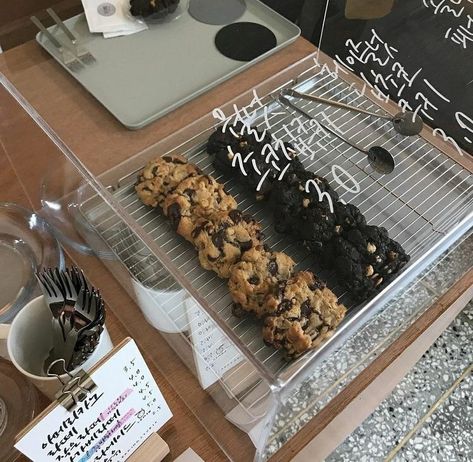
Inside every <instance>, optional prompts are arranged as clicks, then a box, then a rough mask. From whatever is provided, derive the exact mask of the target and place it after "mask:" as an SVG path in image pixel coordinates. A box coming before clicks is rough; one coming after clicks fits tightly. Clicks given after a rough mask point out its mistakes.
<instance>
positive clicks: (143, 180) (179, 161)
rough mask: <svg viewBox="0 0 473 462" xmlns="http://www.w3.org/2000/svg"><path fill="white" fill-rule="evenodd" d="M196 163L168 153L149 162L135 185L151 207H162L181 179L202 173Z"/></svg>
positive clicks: (139, 195)
mask: <svg viewBox="0 0 473 462" xmlns="http://www.w3.org/2000/svg"><path fill="white" fill-rule="evenodd" d="M201 173H202V172H201V171H200V169H199V168H198V167H196V166H195V165H192V164H189V163H187V160H186V159H185V158H184V157H182V156H179V155H169V156H168V155H166V156H163V157H158V158H157V159H153V160H151V161H149V162H148V164H147V165H146V167H145V168H144V169H143V170H142V171H141V172H140V174H139V175H138V180H137V182H136V185H135V190H136V193H137V194H138V197H139V198H140V199H141V201H142V202H143V203H144V204H146V205H149V206H151V207H158V206H159V207H162V206H163V203H164V199H165V198H166V196H167V195H168V194H169V193H171V192H172V191H174V189H175V188H176V187H177V185H178V184H179V183H181V181H184V180H185V179H187V178H189V177H192V176H196V175H200V174H201Z"/></svg>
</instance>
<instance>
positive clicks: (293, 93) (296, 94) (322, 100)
mask: <svg viewBox="0 0 473 462" xmlns="http://www.w3.org/2000/svg"><path fill="white" fill-rule="evenodd" d="M283 94H285V95H289V96H293V97H294V98H301V99H306V100H309V101H317V102H318V103H323V104H327V105H329V106H333V107H338V108H340V109H345V110H347V111H351V112H357V113H359V114H367V115H369V116H372V117H378V118H379V119H386V120H391V119H392V117H391V116H390V115H384V114H377V113H375V112H371V111H367V110H366V109H362V108H359V107H355V106H350V105H349V104H345V103H342V102H341V101H336V100H331V99H326V98H321V97H320V96H316V95H309V94H308V93H299V92H298V91H296V90H291V89H289V90H283Z"/></svg>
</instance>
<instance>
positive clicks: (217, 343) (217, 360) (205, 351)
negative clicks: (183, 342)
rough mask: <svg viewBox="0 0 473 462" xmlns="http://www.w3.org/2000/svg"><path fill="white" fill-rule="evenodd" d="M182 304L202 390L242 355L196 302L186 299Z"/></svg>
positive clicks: (230, 367) (231, 366) (236, 362)
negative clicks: (184, 306)
mask: <svg viewBox="0 0 473 462" xmlns="http://www.w3.org/2000/svg"><path fill="white" fill-rule="evenodd" d="M186 308H187V319H188V321H189V326H190V331H191V340H192V344H193V345H194V349H193V350H194V357H195V362H196V366H197V373H198V376H199V377H198V378H199V382H200V384H201V385H202V388H203V389H204V390H205V389H206V388H208V387H210V385H213V384H214V383H215V382H216V381H217V380H218V379H220V378H221V377H222V376H223V374H225V372H227V371H229V370H230V369H232V368H233V367H234V366H235V365H237V364H239V363H240V362H241V361H243V359H244V358H243V356H242V355H241V353H239V352H238V350H237V349H236V348H235V347H234V346H233V345H232V344H231V343H230V342H229V340H228V339H227V337H226V336H225V334H224V333H223V332H222V331H221V330H220V329H219V328H218V327H217V325H216V324H215V322H214V321H213V320H212V319H211V318H209V317H208V315H207V314H206V313H205V312H204V311H202V310H201V309H200V308H199V306H198V305H197V303H195V302H194V301H193V300H192V299H187V300H186Z"/></svg>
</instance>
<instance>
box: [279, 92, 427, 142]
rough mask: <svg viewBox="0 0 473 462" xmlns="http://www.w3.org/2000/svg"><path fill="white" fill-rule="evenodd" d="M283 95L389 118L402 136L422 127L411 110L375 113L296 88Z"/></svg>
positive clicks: (419, 119)
mask: <svg viewBox="0 0 473 462" xmlns="http://www.w3.org/2000/svg"><path fill="white" fill-rule="evenodd" d="M281 93H282V94H283V95H287V96H293V97H294V98H301V99H305V100H309V101H317V102H318V103H323V104H327V105H329V106H334V107H338V108H340V109H345V110H347V111H351V112H358V113H359V114H367V115H369V116H372V117H377V118H378V119H385V120H390V121H391V122H392V124H393V127H394V130H396V131H397V132H398V133H400V134H401V135H404V136H414V135H418V134H419V133H420V132H421V131H422V128H423V127H424V121H423V120H422V118H421V117H420V116H419V115H417V114H414V113H413V112H410V111H407V112H399V113H397V114H396V115H395V116H394V117H393V116H391V115H390V114H376V113H375V112H371V111H367V110H366V109H362V108H359V107H355V106H350V105H349V104H345V103H342V102H341V101H335V100H331V99H326V98H321V97H320V96H315V95H310V94H308V93H299V92H298V91H296V90H291V89H288V90H283V91H282V92H281Z"/></svg>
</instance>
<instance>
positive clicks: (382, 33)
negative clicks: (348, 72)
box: [307, 0, 473, 154]
mask: <svg viewBox="0 0 473 462" xmlns="http://www.w3.org/2000/svg"><path fill="white" fill-rule="evenodd" d="M307 1H310V0H307ZM350 1H352V2H354V3H355V4H356V8H355V9H353V8H352V9H351V11H350V12H349V16H352V17H353V16H354V17H357V16H358V17H360V18H363V19H356V18H352V19H347V17H346V15H347V9H348V7H349V6H350V5H349V3H348V2H350ZM378 1H379V2H383V1H384V0H378ZM386 2H387V3H388V4H389V5H388V9H387V11H388V13H387V14H386V15H385V16H384V17H382V18H375V19H367V17H369V16H370V14H369V13H370V12H369V5H370V4H371V5H373V0H329V2H328V5H327V6H328V8H327V9H326V16H325V6H326V2H324V1H320V2H319V3H320V5H319V8H320V9H321V10H323V13H322V14H321V17H320V19H319V24H318V25H317V27H314V34H313V36H312V37H309V39H311V40H312V41H313V42H314V43H315V44H317V45H318V44H319V40H320V31H321V29H322V24H323V25H324V27H323V34H322V38H321V40H320V46H321V49H322V50H323V51H324V52H326V53H327V54H329V55H330V56H331V57H333V58H336V59H337V60H339V61H340V62H345V64H347V65H348V66H349V67H351V68H352V69H353V71H354V72H356V73H357V74H358V75H362V76H364V78H365V79H366V80H367V81H368V82H370V84H371V85H374V86H376V87H377V88H378V89H380V90H381V91H382V92H383V93H386V94H388V95H389V96H390V97H391V98H392V99H394V100H395V101H401V103H403V104H410V106H411V107H412V108H413V109H416V108H417V107H419V105H422V109H420V112H419V114H420V115H421V116H422V117H423V119H424V121H425V122H426V123H427V124H428V125H430V126H431V127H434V128H436V127H438V128H440V129H442V130H443V131H445V132H446V134H448V135H450V136H451V137H453V138H454V140H455V141H456V142H457V143H458V145H460V146H461V147H462V148H463V149H465V150H466V151H468V152H469V153H471V154H473V0H397V1H394V2H393V1H392V0H391V1H390V0H386ZM352 6H353V3H352ZM377 6H378V7H379V4H378V5H377ZM324 16H325V21H324V20H323V19H324ZM370 47H372V48H373V49H370ZM375 47H377V49H376V50H374V48H375ZM387 58H389V59H388V60H387ZM395 63H397V64H395ZM393 66H394V67H393ZM403 85H404V86H403ZM429 117H431V118H432V120H431V119H430V118H429Z"/></svg>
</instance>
